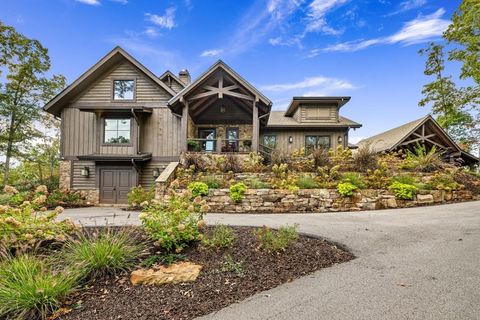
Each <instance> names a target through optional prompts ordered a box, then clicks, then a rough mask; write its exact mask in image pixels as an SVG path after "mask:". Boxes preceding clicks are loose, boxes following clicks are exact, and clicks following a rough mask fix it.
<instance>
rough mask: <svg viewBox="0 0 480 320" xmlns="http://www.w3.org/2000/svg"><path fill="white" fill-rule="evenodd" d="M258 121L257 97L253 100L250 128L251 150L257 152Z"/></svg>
mask: <svg viewBox="0 0 480 320" xmlns="http://www.w3.org/2000/svg"><path fill="white" fill-rule="evenodd" d="M258 126H259V121H258V106H257V99H254V100H253V130H252V151H253V152H258V139H259V128H258Z"/></svg>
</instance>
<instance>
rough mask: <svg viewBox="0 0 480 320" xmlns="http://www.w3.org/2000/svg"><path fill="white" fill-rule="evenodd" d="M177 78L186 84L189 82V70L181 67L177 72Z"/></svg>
mask: <svg viewBox="0 0 480 320" xmlns="http://www.w3.org/2000/svg"><path fill="white" fill-rule="evenodd" d="M178 78H179V79H180V81H182V82H183V84H184V85H186V86H188V85H189V84H190V81H191V79H190V72H188V70H187V69H183V70H182V71H180V72H179V73H178Z"/></svg>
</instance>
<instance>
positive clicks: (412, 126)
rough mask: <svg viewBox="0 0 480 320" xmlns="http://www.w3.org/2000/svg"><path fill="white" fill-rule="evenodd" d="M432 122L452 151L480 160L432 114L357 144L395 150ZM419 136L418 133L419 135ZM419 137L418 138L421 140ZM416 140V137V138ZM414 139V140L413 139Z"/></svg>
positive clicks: (476, 160) (472, 160) (466, 157)
mask: <svg viewBox="0 0 480 320" xmlns="http://www.w3.org/2000/svg"><path fill="white" fill-rule="evenodd" d="M427 122H428V123H430V124H431V125H432V126H433V127H434V128H435V130H436V132H437V133H438V134H439V135H441V138H442V139H443V140H445V141H446V142H447V143H448V148H450V149H451V150H452V151H454V152H457V153H459V154H461V157H462V158H463V159H466V160H468V162H479V161H480V159H479V158H478V157H476V156H474V155H472V154H470V153H468V152H466V151H464V150H462V149H461V148H460V146H459V145H458V144H457V143H456V142H455V141H454V140H453V139H452V138H451V137H450V136H449V135H448V133H447V132H446V131H445V130H444V129H443V128H442V127H441V126H440V125H439V124H438V123H437V121H435V119H433V117H432V116H431V115H427V116H425V117H422V118H420V119H417V120H414V121H411V122H408V123H406V124H404V125H401V126H399V127H396V128H393V129H390V130H387V131H385V132H382V133H379V134H377V135H374V136H372V137H369V138H366V139H363V140H361V141H360V142H359V143H358V144H357V145H358V147H363V146H367V145H368V146H370V148H371V149H372V150H373V151H375V152H382V151H386V152H389V151H393V150H395V149H396V148H398V147H400V146H401V145H402V144H405V143H410V142H405V141H406V140H407V138H409V137H410V136H412V134H414V132H415V131H417V129H419V128H420V127H421V126H422V125H424V124H426V123H427ZM417 136H418V135H417ZM419 139H420V138H417V139H416V140H419ZM414 140H415V139H414ZM412 141H413V140H412Z"/></svg>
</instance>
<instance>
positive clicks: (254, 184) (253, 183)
mask: <svg viewBox="0 0 480 320" xmlns="http://www.w3.org/2000/svg"><path fill="white" fill-rule="evenodd" d="M247 183H248V185H249V186H250V189H268V188H269V185H268V184H267V183H265V182H263V181H261V180H260V179H258V178H251V179H249V180H248V181H247Z"/></svg>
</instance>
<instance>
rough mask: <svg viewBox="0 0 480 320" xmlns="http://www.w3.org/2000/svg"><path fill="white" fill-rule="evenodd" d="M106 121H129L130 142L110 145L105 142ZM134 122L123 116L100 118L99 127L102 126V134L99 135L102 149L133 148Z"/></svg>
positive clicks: (130, 118)
mask: <svg viewBox="0 0 480 320" xmlns="http://www.w3.org/2000/svg"><path fill="white" fill-rule="evenodd" d="M106 120H130V142H127V143H111V142H105V121H106ZM133 123H134V121H132V117H125V116H120V115H119V116H105V117H102V118H101V125H102V134H101V137H100V138H101V144H100V145H101V146H102V147H133V139H134V138H135V137H134V135H133V134H134V131H135V130H134V129H135V128H134V124H133Z"/></svg>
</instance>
